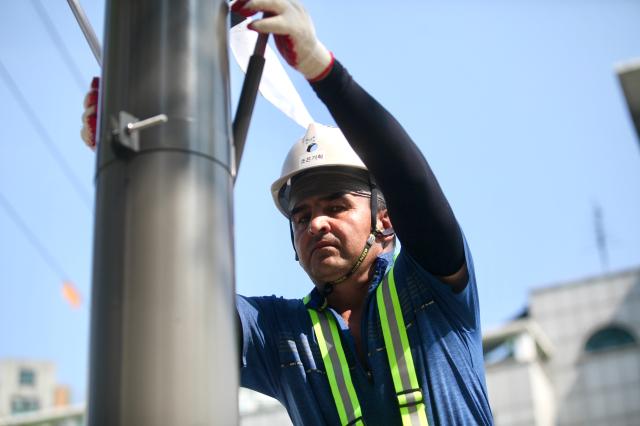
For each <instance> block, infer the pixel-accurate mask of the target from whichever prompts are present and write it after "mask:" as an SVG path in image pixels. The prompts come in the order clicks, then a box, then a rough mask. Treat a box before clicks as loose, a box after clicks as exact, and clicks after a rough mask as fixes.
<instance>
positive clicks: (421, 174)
mask: <svg viewBox="0 0 640 426" xmlns="http://www.w3.org/2000/svg"><path fill="white" fill-rule="evenodd" d="M312 87H313V89H314V90H315V92H316V94H317V95H318V97H319V98H320V99H321V100H322V101H323V102H324V104H325V105H326V106H327V108H328V109H329V112H330V113H331V115H332V116H333V118H334V120H335V121H336V123H337V124H338V126H339V127H340V129H341V130H342V132H343V133H344V135H345V137H346V138H347V140H348V141H349V143H350V144H351V146H352V147H353V149H354V150H355V151H356V152H357V153H358V155H359V156H360V158H361V159H362V161H363V162H364V163H365V164H366V166H367V168H368V169H369V171H370V172H371V174H372V175H373V177H374V178H375V180H376V182H377V183H378V185H379V187H380V189H381V190H382V193H383V194H384V196H385V199H386V201H387V208H388V209H389V216H390V217H391V221H392V223H393V227H394V230H395V231H396V234H397V235H398V238H399V239H400V241H401V242H402V246H403V248H405V249H406V250H408V252H409V253H410V254H411V256H412V257H413V258H414V259H415V260H416V261H417V262H418V263H420V265H422V267H423V268H425V269H426V270H427V271H429V272H431V273H432V274H434V275H438V276H447V275H451V274H453V273H455V272H458V270H460V268H461V267H462V265H463V263H464V261H465V259H464V246H463V241H462V234H461V231H460V228H459V226H458V223H457V221H456V219H455V216H454V215H453V211H452V210H451V207H450V206H449V203H448V202H447V199H446V198H445V196H444V194H443V192H442V189H440V185H439V184H438V181H437V180H436V178H435V176H434V175H433V172H432V171H431V168H430V167H429V164H428V163H427V161H426V159H425V158H424V156H423V155H422V153H421V152H420V150H419V149H418V147H417V146H416V145H415V144H414V143H413V141H412V140H411V138H410V137H409V135H408V134H407V133H406V132H405V130H404V129H403V128H402V126H400V124H399V123H398V122H397V121H396V119H395V118H394V117H393V116H392V115H391V114H390V113H389V112H388V111H387V110H386V109H385V108H384V107H382V105H380V104H379V103H378V102H377V101H376V100H375V99H374V98H373V97H372V96H371V95H369V94H368V93H367V92H366V91H365V90H364V89H363V88H362V87H360V85H358V83H356V82H355V81H354V80H353V78H352V77H351V75H350V74H349V73H348V72H347V70H346V69H345V68H344V67H343V66H342V65H341V64H340V63H339V62H338V61H336V62H335V64H334V66H333V68H332V70H331V72H330V73H329V75H328V76H327V77H325V78H324V79H323V80H320V81H318V82H315V83H312Z"/></svg>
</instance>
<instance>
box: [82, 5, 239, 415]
mask: <svg viewBox="0 0 640 426" xmlns="http://www.w3.org/2000/svg"><path fill="white" fill-rule="evenodd" d="M227 9H228V8H227V5H226V2H225V1H224V0H160V1H158V0H108V1H107V5H106V22H105V37H104V41H105V50H104V67H103V75H102V80H101V84H102V87H101V90H100V93H101V96H102V98H101V100H100V104H101V110H100V120H101V122H100V123H99V138H98V144H99V145H98V160H97V161H98V163H97V176H96V185H97V198H96V214H95V217H96V218H95V236H94V238H95V246H94V266H93V293H92V312H91V358H90V383H89V407H88V410H89V411H88V416H89V418H88V419H89V422H88V424H89V425H92V426H96V425H109V426H114V425H136V426H144V425H154V426H157V425H172V426H174V425H214V424H219V425H234V424H237V422H238V414H237V389H238V377H237V374H238V373H237V371H238V359H239V358H238V354H237V341H236V333H235V315H236V314H235V303H234V294H235V290H234V269H233V268H234V257H233V256H234V248H233V216H232V201H233V199H232V189H233V178H232V174H231V171H232V168H233V166H232V165H233V161H234V160H233V152H232V148H231V119H230V113H229V75H228V69H229V67H228V58H227V28H228V24H227ZM146 119H150V120H148V121H146ZM138 120H139V121H138ZM143 120H145V121H143Z"/></svg>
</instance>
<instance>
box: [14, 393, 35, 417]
mask: <svg viewBox="0 0 640 426" xmlns="http://www.w3.org/2000/svg"><path fill="white" fill-rule="evenodd" d="M39 409H40V401H38V398H28V397H24V396H14V397H13V398H12V399H11V413H12V414H18V413H26V412H29V411H37V410H39Z"/></svg>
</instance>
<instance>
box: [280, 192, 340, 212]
mask: <svg viewBox="0 0 640 426" xmlns="http://www.w3.org/2000/svg"><path fill="white" fill-rule="evenodd" d="M347 194H348V192H344V191H339V192H334V193H333V194H329V195H325V196H324V197H320V198H318V200H320V201H333V200H337V199H339V198H342V197H344V196H345V195H347ZM305 208H308V204H307V203H300V204H298V205H297V206H295V207H294V208H292V209H291V212H289V215H291V216H294V215H295V214H297V213H300V211H302V210H304V209H305Z"/></svg>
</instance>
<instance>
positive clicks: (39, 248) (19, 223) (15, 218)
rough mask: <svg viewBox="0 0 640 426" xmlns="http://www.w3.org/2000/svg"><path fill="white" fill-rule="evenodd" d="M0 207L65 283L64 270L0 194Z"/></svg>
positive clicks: (66, 277) (65, 275)
mask: <svg viewBox="0 0 640 426" xmlns="http://www.w3.org/2000/svg"><path fill="white" fill-rule="evenodd" d="M0 206H2V208H3V209H4V211H5V212H6V213H7V216H9V218H10V219H11V220H12V221H13V223H14V224H15V225H16V227H17V228H18V229H19V230H20V231H21V232H22V234H23V235H24V236H25V238H26V239H27V240H28V241H29V242H30V243H31V245H32V246H33V248H35V249H36V251H37V252H38V254H39V255H40V257H41V258H42V260H44V261H45V263H46V264H47V265H49V267H50V268H51V269H52V270H53V271H54V272H55V273H56V274H57V275H58V277H59V278H60V280H61V281H67V279H68V277H69V275H67V273H66V272H65V270H64V268H62V266H61V265H60V263H58V261H57V260H56V259H55V257H53V256H52V255H51V253H49V251H48V250H47V249H46V247H45V246H44V244H42V243H41V242H40V240H39V239H38V237H37V236H36V234H35V233H34V232H33V231H31V229H29V227H28V226H27V224H26V223H25V222H24V221H23V220H22V218H21V217H20V215H19V214H18V212H17V211H16V210H15V209H14V208H13V206H12V205H11V203H9V200H7V198H6V197H4V196H3V195H2V193H0Z"/></svg>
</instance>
